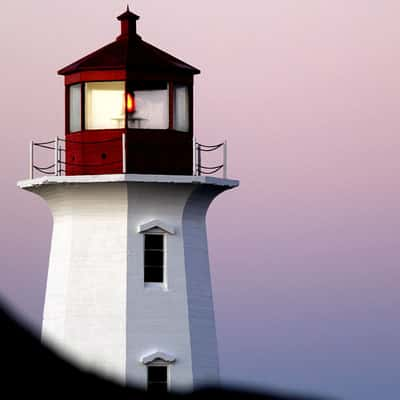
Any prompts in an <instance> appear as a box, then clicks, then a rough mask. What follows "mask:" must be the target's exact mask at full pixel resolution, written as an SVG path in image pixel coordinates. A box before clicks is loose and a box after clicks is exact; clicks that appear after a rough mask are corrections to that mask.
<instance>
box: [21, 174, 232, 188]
mask: <svg viewBox="0 0 400 400" xmlns="http://www.w3.org/2000/svg"><path fill="white" fill-rule="evenodd" d="M68 183H70V184H74V183H79V184H85V183H176V184H202V185H211V186H219V187H225V188H226V189H233V188H235V187H237V186H239V181H238V180H234V179H223V178H217V177H213V176H191V175H148V174H146V175H145V174H143V175H141V174H110V175H79V176H42V177H40V178H36V179H27V180H22V181H19V182H18V183H17V186H18V187H19V188H21V189H27V190H29V189H33V188H34V187H38V186H46V185H54V184H68Z"/></svg>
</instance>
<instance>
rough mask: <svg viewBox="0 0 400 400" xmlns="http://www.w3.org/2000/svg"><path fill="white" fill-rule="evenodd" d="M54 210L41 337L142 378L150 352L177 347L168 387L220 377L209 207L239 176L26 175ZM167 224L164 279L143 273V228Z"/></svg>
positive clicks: (120, 373) (89, 362)
mask: <svg viewBox="0 0 400 400" xmlns="http://www.w3.org/2000/svg"><path fill="white" fill-rule="evenodd" d="M19 185H20V187H22V188H25V189H27V190H30V191H32V192H34V193H37V194H38V195H40V196H41V197H43V198H44V199H45V200H46V201H47V202H48V204H49V206H50V209H51V211H52V214H53V218H54V228H53V236H52V245H51V254H50V262H49V273H48V282H47V288H46V298H45V309H44V316H43V339H44V340H45V341H46V342H48V343H50V344H52V345H53V346H55V347H56V348H57V349H58V350H59V351H61V352H62V353H63V354H64V355H66V356H67V357H68V358H70V359H72V360H73V361H75V362H76V363H77V364H78V365H79V366H81V367H84V368H88V369H91V370H95V371H98V372H100V373H102V374H105V375H107V376H109V377H112V378H114V379H117V380H119V381H120V382H124V383H125V382H127V383H131V384H135V385H139V386H142V387H145V385H146V372H147V370H146V365H145V364H144V362H143V361H144V359H146V357H148V356H150V357H151V355H154V354H158V353H164V354H167V355H169V356H170V357H171V361H172V360H173V363H172V364H171V365H170V366H169V380H170V388H171V389H172V390H176V391H180V390H184V391H186V390H192V389H193V388H197V387H200V386H202V385H205V384H212V383H214V384H215V383H217V381H218V374H219V372H218V355H217V340H216V331H215V321H214V311H213V302H212V291H211V279H210V271H209V260H208V249H207V235H206V224H205V217H206V212H207V209H208V206H209V204H210V203H211V201H212V200H213V199H214V198H215V196H217V195H218V194H219V193H220V192H222V191H224V190H226V189H229V188H232V187H235V186H237V185H238V182H237V181H231V180H223V179H218V178H209V177H208V178H206V177H183V176H179V177H175V176H174V177H168V176H149V175H99V176H79V177H51V178H40V179H36V180H31V181H25V182H21V183H20V184H19ZM146 229H156V230H160V229H161V230H162V232H163V233H165V243H166V285H165V286H164V285H162V284H145V283H144V233H145V230H146Z"/></svg>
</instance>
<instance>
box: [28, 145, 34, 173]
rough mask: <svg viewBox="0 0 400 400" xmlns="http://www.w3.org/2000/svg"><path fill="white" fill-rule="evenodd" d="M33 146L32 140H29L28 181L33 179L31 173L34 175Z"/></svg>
mask: <svg viewBox="0 0 400 400" xmlns="http://www.w3.org/2000/svg"><path fill="white" fill-rule="evenodd" d="M33 146H34V142H33V140H31V142H30V144H29V163H30V165H29V179H33V173H34V168H33V163H34V160H33Z"/></svg>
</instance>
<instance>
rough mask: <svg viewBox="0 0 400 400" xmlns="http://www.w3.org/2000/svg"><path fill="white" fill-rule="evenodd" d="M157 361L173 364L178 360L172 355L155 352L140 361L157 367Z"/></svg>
mask: <svg viewBox="0 0 400 400" xmlns="http://www.w3.org/2000/svg"><path fill="white" fill-rule="evenodd" d="M157 360H160V361H161V362H163V363H164V364H165V363H166V364H172V363H174V362H175V361H176V358H175V356H173V355H172V354H168V353H164V352H163V351H155V352H153V353H150V354H147V355H145V356H142V357H141V358H140V361H141V362H142V363H143V364H145V365H148V364H153V365H155V364H154V363H155V362H156V361H157Z"/></svg>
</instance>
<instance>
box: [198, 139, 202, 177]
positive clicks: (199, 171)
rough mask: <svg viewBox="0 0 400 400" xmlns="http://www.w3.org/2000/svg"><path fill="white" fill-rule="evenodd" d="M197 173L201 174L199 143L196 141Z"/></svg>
mask: <svg viewBox="0 0 400 400" xmlns="http://www.w3.org/2000/svg"><path fill="white" fill-rule="evenodd" d="M197 175H198V176H201V147H200V143H197Z"/></svg>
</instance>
